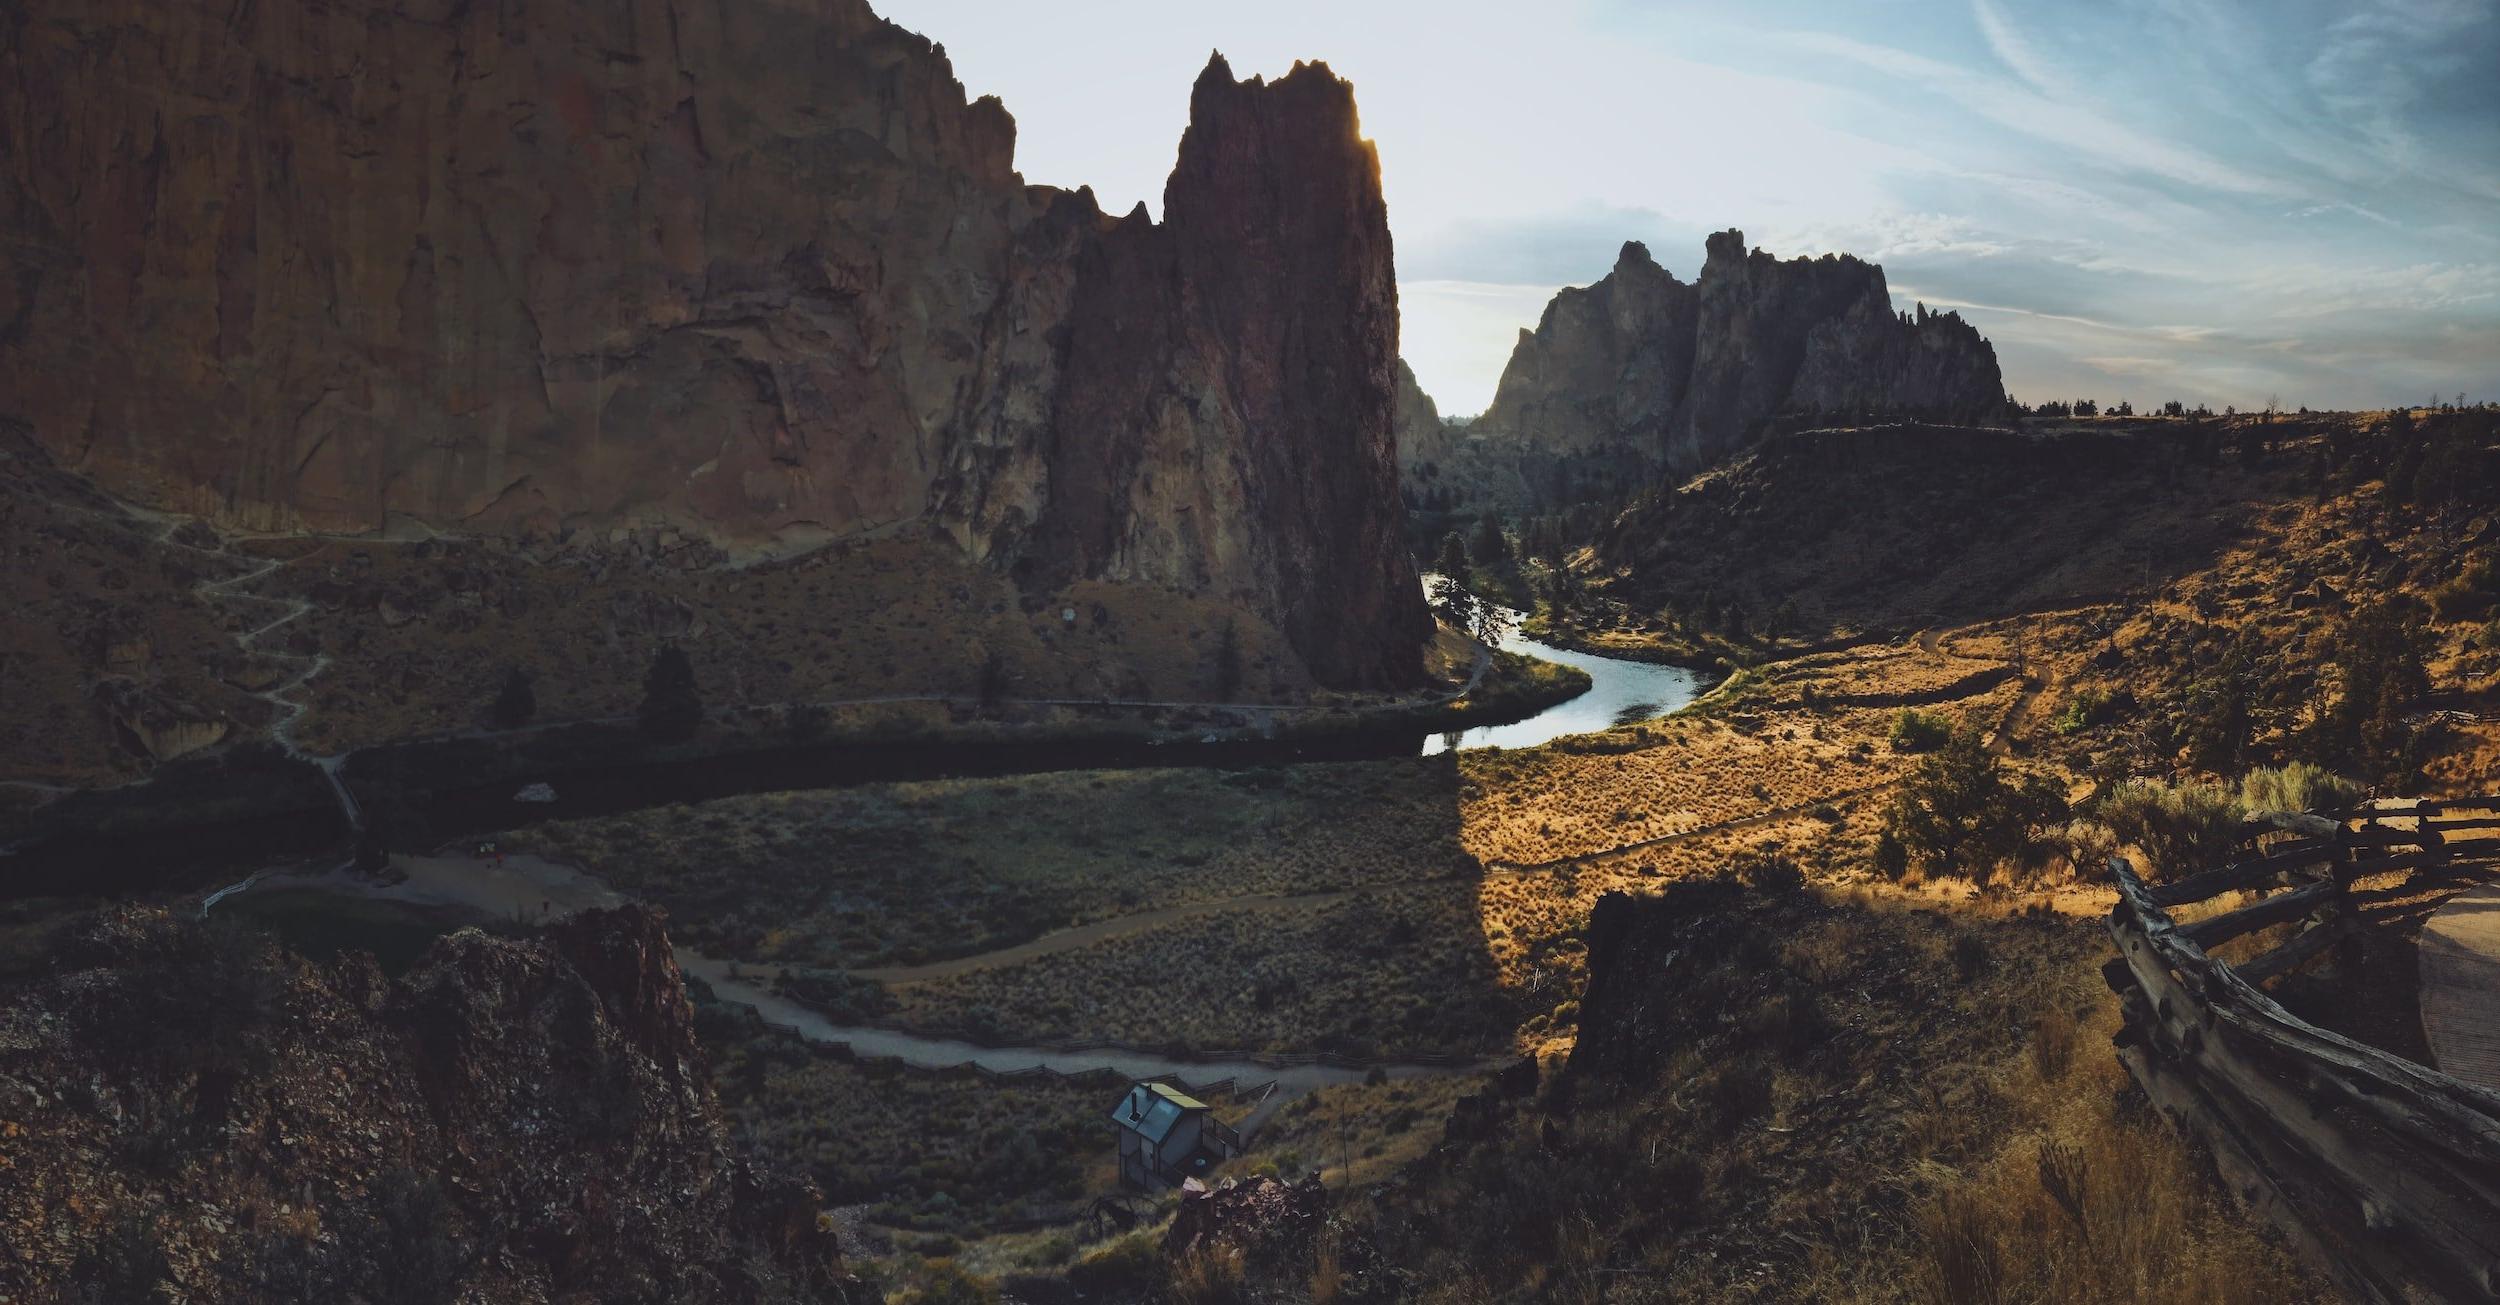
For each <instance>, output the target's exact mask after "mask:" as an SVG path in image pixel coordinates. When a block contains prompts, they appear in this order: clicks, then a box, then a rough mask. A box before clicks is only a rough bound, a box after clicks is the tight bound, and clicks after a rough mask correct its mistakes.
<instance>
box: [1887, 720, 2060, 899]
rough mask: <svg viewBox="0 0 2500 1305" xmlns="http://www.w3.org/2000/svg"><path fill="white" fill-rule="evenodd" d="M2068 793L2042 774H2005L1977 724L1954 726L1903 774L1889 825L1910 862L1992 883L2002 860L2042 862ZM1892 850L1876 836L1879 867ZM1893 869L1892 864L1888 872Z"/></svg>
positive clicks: (1925, 868)
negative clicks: (1943, 740) (2011, 776)
mask: <svg viewBox="0 0 2500 1305" xmlns="http://www.w3.org/2000/svg"><path fill="white" fill-rule="evenodd" d="M2067 814H2068V813H2067V810H2066V797H2065V792H2064V790H2063V789H2062V788H2060V787H2059V786H2058V784H2057V782H2056V781H2055V780H2052V779H2050V778H2048V777H2047V776H2043V775H2026V776H2021V777H2018V778H2014V779H2009V778H2008V777H2007V776H2006V773H2005V771H2004V769H2003V768H2002V767H2001V766H1999V765H1998V763H1997V759H1996V757H1995V756H1993V755H1991V754H1990V753H1989V752H1988V750H1987V748H1986V747H1985V746H1984V745H1983V744H1982V743H1981V742H1980V739H1979V734H1978V731H1976V730H1962V731H1958V732H1956V733H1954V734H1953V735H1952V736H1951V737H1950V738H1949V739H1948V740H1947V741H1946V743H1945V744H1944V746H1943V747H1941V748H1939V749H1938V750H1937V751H1936V752H1935V753H1933V754H1932V755H1930V756H1928V757H1926V758H1924V759H1922V760H1921V761H1920V762H1919V763H1918V765H1917V767H1916V768H1915V769H1913V770H1912V771H1911V772H1910V774H1909V775H1908V776H1907V777H1906V778H1904V779H1903V780H1902V781H1901V788H1900V790H1899V791H1898V792H1897V793H1895V794H1894V795H1893V800H1892V805H1891V807H1890V808H1888V809H1887V810H1886V811H1885V813H1884V827H1883V832H1884V835H1885V836H1886V837H1889V838H1890V839H1892V840H1893V842H1894V843H1895V844H1896V845H1898V847H1899V848H1900V849H1901V860H1902V861H1903V862H1904V863H1909V862H1915V863H1916V864H1917V865H1918V867H1919V868H1920V869H1921V870H1923V871H1925V872H1927V873H1929V874H1949V875H1963V876H1967V877H1968V878H1970V879H1971V880H1973V881H1975V882H1978V883H1981V884H1985V883H1987V882H1988V880H1989V879H1990V878H1992V877H1994V875H1995V874H1996V872H1997V870H1998V869H1999V868H2000V867H2003V866H2005V865H2006V864H2007V863H2009V862H2011V863H2015V864H2019V865H2022V866H2025V867H2031V866H2035V865H2037V864H2038V863H2039V862H2040V861H2041V860H2042V859H2043V857H2044V856H2045V855H2046V854H2048V853H2049V852H2050V851H2052V850H2053V845H2052V844H2051V842H2050V841H2049V840H2048V838H2047V837H2046V835H2047V832H2048V831H2049V830H2051V829H2053V828H2057V827H2060V826H2062V825H2063V824H2064V823H2065V821H2066V817H2067ZM1891 855H1892V854H1891V852H1890V851H1889V850H1888V849H1887V848H1886V847H1885V846H1884V842H1883V839H1882V838H1879V839H1878V840H1877V842H1876V861H1877V868H1878V869H1884V868H1885V862H1886V860H1887V858H1889V857H1890V856H1891ZM1887 873H1889V871H1887Z"/></svg>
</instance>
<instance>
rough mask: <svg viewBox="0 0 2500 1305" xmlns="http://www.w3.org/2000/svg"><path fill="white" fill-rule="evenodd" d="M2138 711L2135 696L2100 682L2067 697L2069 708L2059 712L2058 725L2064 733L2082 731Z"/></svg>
mask: <svg viewBox="0 0 2500 1305" xmlns="http://www.w3.org/2000/svg"><path fill="white" fill-rule="evenodd" d="M2133 710H2135V695H2134V694H2132V693H2129V692H2127V691H2126V690H2124V689H2121V690H2118V691H2117V692H2115V693H2113V692H2111V691H2110V690H2108V689H2104V688H2101V687H2099V686H2097V685H2092V686H2087V687H2085V688H2082V689H2078V690H2076V691H2075V695H2074V696H2073V697H2071V698H2068V699H2067V700H2066V707H2065V710H2063V711H2060V712H2059V713H2058V714H2057V719H2056V721H2055V722H2054V727H2055V729H2056V730H2057V732H2058V733H2060V734H2080V733H2082V732H2083V731H2085V730H2088V729H2093V728H2096V727H2098V726H2102V725H2107V724H2108V723H2110V722H2111V721H2114V720H2116V719H2118V718H2119V717H2120V716H2123V715H2125V714H2126V713H2128V712H2130V711H2133Z"/></svg>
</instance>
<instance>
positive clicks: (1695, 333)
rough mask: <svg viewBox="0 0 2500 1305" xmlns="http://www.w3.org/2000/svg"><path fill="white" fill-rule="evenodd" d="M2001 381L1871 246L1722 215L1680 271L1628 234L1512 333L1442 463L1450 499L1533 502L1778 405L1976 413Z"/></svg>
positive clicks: (1626, 483)
mask: <svg viewBox="0 0 2500 1305" xmlns="http://www.w3.org/2000/svg"><path fill="white" fill-rule="evenodd" d="M2003 398H2004V393H2003V384H2002V382H2001V380H2000V378H1999V376H1998V373H1997V364H1996V353H1995V351H1994V350H1993V349H1992V348H1990V347H1989V344H1988V342H1987V341H1986V340H1985V339H1983V338H1981V337H1980V335H1979V333H1978V332H1977V331H1975V330H1973V329H1972V328H1971V327H1970V326H1969V325H1968V324H1967V323H1965V322H1963V321H1962V320H1961V318H1960V317H1958V316H1956V315H1954V314H1951V313H1929V312H1928V311H1927V309H1926V307H1925V306H1924V305H1920V306H1918V307H1917V308H1916V310H1915V311H1914V312H1913V313H1911V314H1907V315H1904V314H1898V313H1895V312H1894V311H1893V308H1892V302H1891V296H1890V292H1889V291H1888V290H1887V289H1886V287H1885V284H1884V273H1883V269H1882V268H1880V267H1877V266H1876V265H1874V264H1872V263H1866V262H1862V261H1860V260H1858V259H1856V258H1851V257H1848V256H1845V255H1840V256H1835V255H1825V256H1823V257H1822V258H1818V259H1804V258H1799V259H1789V260H1786V261H1782V260H1779V259H1776V258H1773V257H1772V256H1770V255H1769V254H1766V253H1763V252H1761V251H1759V250H1755V251H1752V252H1750V253H1749V252H1747V249H1746V246H1745V238H1744V233H1742V232H1739V231H1723V232H1720V233H1718V234H1716V235H1713V236H1711V237H1710V239H1709V242H1708V259H1707V261H1705V262H1704V263H1703V265H1702V270H1701V274H1700V276H1699V277H1698V278H1696V279H1695V281H1694V282H1693V283H1692V284H1690V285H1687V284H1685V283H1684V282H1681V281H1678V280H1677V279H1676V278H1675V277H1674V276H1673V275H1672V274H1670V273H1669V272H1667V271H1666V270H1665V269H1664V268H1661V267H1660V266H1659V265H1658V264H1657V263H1656V262H1655V261H1653V260H1652V259H1651V258H1650V255H1649V251H1648V249H1647V248H1646V247H1644V246H1643V245H1641V244H1640V243H1638V242H1632V243H1627V244H1626V245H1624V247H1623V250H1622V253H1621V255H1620V256H1619V257H1618V258H1617V259H1616V261H1615V266H1614V269H1613V270H1612V271H1610V272H1608V273H1607V274H1606V276H1605V277H1604V278H1602V279H1600V280H1599V281H1598V282H1597V283H1596V284H1594V285H1589V286H1584V287H1574V288H1570V289H1565V290H1563V291H1562V292H1561V293H1559V294H1557V295H1555V296H1554V299H1553V301H1552V302H1551V303H1549V304H1547V305H1546V309H1545V315H1544V317H1543V318H1542V319H1541V320H1540V321H1539V322H1538V323H1537V327H1536V329H1535V330H1534V331H1521V332H1520V333H1519V343H1518V345H1517V347H1516V348H1515V349H1514V350H1513V351H1512V354H1511V359H1510V364H1509V366H1508V367H1506V368H1505V369H1504V370H1503V373H1502V381H1501V387H1500V389H1499V390H1498V391H1496V393H1495V395H1494V399H1493V405H1492V406H1491V407H1490V408H1487V409H1486V410H1485V413H1484V415H1483V416H1482V417H1479V418H1478V419H1477V420H1476V422H1475V423H1474V425H1473V426H1471V427H1470V428H1469V430H1468V432H1467V434H1468V438H1467V439H1466V440H1464V441H1461V442H1460V443H1459V444H1458V445H1457V446H1456V447H1455V448H1452V449H1449V450H1445V451H1443V455H1442V457H1441V458H1440V459H1439V471H1440V475H1441V478H1442V479H1443V480H1444V481H1445V483H1444V485H1443V486H1442V488H1443V491H1444V495H1445V496H1452V495H1454V496H1456V497H1457V498H1459V499H1460V500H1461V501H1460V502H1457V503H1453V504H1452V505H1451V506H1455V507H1469V506H1483V507H1491V508H1495V509H1497V510H1503V511H1509V512H1523V511H1546V510H1551V509H1552V508H1554V507H1557V506H1560V505H1563V504H1566V503H1570V502H1575V501H1588V500H1591V499H1596V498H1603V497H1608V496H1612V495H1615V494H1619V493H1621V492H1623V491H1624V490H1627V489H1634V488H1639V487H1641V486H1642V485H1644V484H1646V483H1648V482H1651V481H1654V480H1655V479H1657V478H1658V477H1659V476H1662V475H1676V474H1682V473H1688V472H1691V471H1694V470H1698V469H1700V468H1702V467H1704V466H1707V465H1710V464H1712V463H1715V462H1717V461H1718V460H1720V459H1722V458H1724V457H1725V456H1726V455H1727V454H1728V453H1729V452H1731V451H1733V450H1735V449H1737V448H1740V447H1742V446H1743V445H1744V444H1746V443H1747V442H1749V441H1751V440H1752V439H1753V438H1755V437H1756V436H1757V435H1758V434H1759V433H1760V432H1761V431H1762V430H1763V429H1764V428H1765V427H1766V426H1767V425H1769V424H1770V423H1772V422H1773V421H1774V420H1775V419H1779V420H1787V421H1792V422H1797V423H1802V424H1821V423H1823V422H1856V421H1859V420H1863V419H1869V418H1877V417H1886V418H1894V417H1906V416H1919V417H1929V418H1944V419H1952V420H1971V419H1978V418H1982V417H1985V416H1989V415H1993V414H1994V413H1995V412H1996V411H1997V410H1998V409H1999V408H2000V407H2001V406H2002V404H2003ZM1412 483H1413V477H1412V476H1410V487H1412Z"/></svg>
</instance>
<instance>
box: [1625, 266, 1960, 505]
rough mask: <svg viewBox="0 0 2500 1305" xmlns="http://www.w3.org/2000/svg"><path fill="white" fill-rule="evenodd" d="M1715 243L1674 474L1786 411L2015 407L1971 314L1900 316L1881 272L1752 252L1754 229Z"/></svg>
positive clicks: (1670, 452)
mask: <svg viewBox="0 0 2500 1305" xmlns="http://www.w3.org/2000/svg"><path fill="white" fill-rule="evenodd" d="M1708 247H1709V258H1708V261H1706V262H1704V263H1703V264H1702V269H1701V276H1700V278H1699V280H1698V282H1697V283H1696V286H1695V297H1696V299H1697V300H1698V303H1697V314H1698V322H1697V324H1696V327H1695V330H1694V334H1693V340H1694V345H1693V362H1692V372H1691V381H1690V389H1689V391H1688V393H1687V394H1686V395H1685V396H1684V397H1683V400H1682V402H1681V403H1680V404H1679V405H1678V407H1677V409H1676V414H1675V420H1674V423H1673V425H1672V426H1671V427H1670V428H1669V434H1668V439H1667V443H1666V447H1665V449H1664V456H1665V458H1666V461H1667V464H1668V466H1669V467H1670V468H1672V469H1676V470H1684V471H1690V470H1694V469H1696V468H1698V467H1701V466H1704V465H1707V464H1709V463H1711V462H1715V461H1717V460H1718V459H1719V458H1720V457H1721V456H1723V455H1725V454H1726V453H1727V452H1728V451H1729V450H1730V449H1733V448H1735V447H1737V446H1739V445H1740V444H1742V443H1743V442H1745V441H1746V440H1747V439H1749V438H1750V437H1751V436H1752V435H1753V434H1754V433H1755V432H1756V431H1757V430H1758V429H1759V428H1760V425H1761V423H1763V422H1766V421H1768V420H1769V419H1770V418H1772V417H1774V416H1778V415H1782V414H1792V415H1796V416H1799V417H1803V418H1807V419H1809V420H1813V419H1830V420H1834V421H1848V420H1855V419H1865V418H1898V417H1910V416H1915V417H1921V418H1926V419H1930V420H1942V421H1969V420H1974V419H1979V418H1984V417H1988V416H1992V415H1994V414H1995V413H1997V412H1998V411H1999V410H2000V409H2002V408H2003V407H2004V403H2005V383H2004V380H2003V378H2002V377H2001V376H2000V375H1999V374H1998V372H1997V359H1996V350H1995V349H1994V348H1992V347H1990V346H1989V344H1988V341H1987V340H1986V339H1985V338H1984V337H1982V336H1981V335H1980V334H1979V332H1978V331H1977V330H1976V329H1974V328H1972V327H1971V326H1970V324H1969V323H1967V322H1964V321H1963V320H1962V319H1961V316H1960V315H1959V314H1956V313H1929V312H1928V311H1927V308H1926V305H1924V304H1921V305H1919V306H1918V307H1917V309H1916V312H1915V315H1912V314H1904V313H1896V312H1894V311H1893V308H1892V296H1891V293H1890V292H1889V291H1888V290H1887V289H1886V288H1885V286H1884V269H1882V268H1881V267H1878V266H1876V265H1875V264H1873V263H1868V262H1862V261H1860V260H1859V259H1856V258H1853V257H1850V256H1849V255H1846V254H1837V255H1836V254H1825V255H1824V256H1822V257H1821V258H1814V259H1807V258H1792V259H1788V260H1785V261H1782V260H1780V259H1777V258H1773V257H1772V256H1771V255H1769V254H1766V253H1764V252H1762V251H1761V250H1758V249H1757V250H1753V251H1751V252H1750V253H1749V252H1747V250H1746V247H1745V233H1744V232H1742V231H1722V232H1719V233H1717V234H1715V235H1713V236H1711V237H1710V239H1709V242H1708Z"/></svg>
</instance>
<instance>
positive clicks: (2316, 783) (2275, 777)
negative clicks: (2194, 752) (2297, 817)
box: [2240, 761, 2362, 812]
mask: <svg viewBox="0 0 2500 1305" xmlns="http://www.w3.org/2000/svg"><path fill="white" fill-rule="evenodd" d="M2361 796H2362V795H2361V786H2360V785H2359V784H2355V783H2353V782H2352V781H2351V780H2349V779H2345V778H2344V777H2343V776H2341V775H2337V774H2334V773H2332V772H2330V771H2328V770H2327V769H2326V768H2325V767H2323V766H2318V765H2313V764H2311V763H2309V762H2306V761H2295V762H2293V763H2292V764H2290V765H2288V766H2275V767H2261V768H2259V769H2257V770H2252V771H2250V772H2248V773H2247V774H2246V775H2243V776H2241V777H2240V805H2241V806H2242V807H2243V808H2246V809H2247V810H2250V811H2319V812H2326V811H2343V810H2347V809H2349V808H2350V807H2352V806H2353V805H2354V804H2356V803H2358V802H2360V801H2361Z"/></svg>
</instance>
